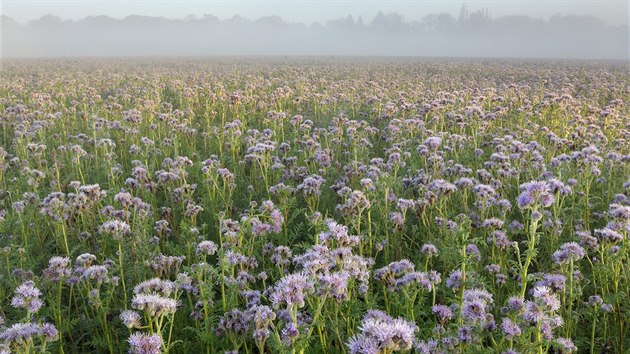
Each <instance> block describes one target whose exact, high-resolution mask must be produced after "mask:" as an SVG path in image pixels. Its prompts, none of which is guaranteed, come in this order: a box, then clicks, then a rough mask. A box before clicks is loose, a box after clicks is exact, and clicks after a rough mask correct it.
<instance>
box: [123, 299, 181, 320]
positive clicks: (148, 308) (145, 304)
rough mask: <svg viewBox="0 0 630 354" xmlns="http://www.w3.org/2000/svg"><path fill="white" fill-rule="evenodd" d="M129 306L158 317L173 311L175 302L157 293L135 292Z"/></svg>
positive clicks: (175, 306)
mask: <svg viewBox="0 0 630 354" xmlns="http://www.w3.org/2000/svg"><path fill="white" fill-rule="evenodd" d="M131 307H133V308H134V309H136V310H140V311H145V312H146V313H147V314H148V315H149V316H151V317H160V316H162V315H169V314H173V313H175V311H176V310H177V302H176V301H175V300H173V299H169V298H166V297H163V296H160V295H157V294H136V295H134V297H133V299H132V301H131Z"/></svg>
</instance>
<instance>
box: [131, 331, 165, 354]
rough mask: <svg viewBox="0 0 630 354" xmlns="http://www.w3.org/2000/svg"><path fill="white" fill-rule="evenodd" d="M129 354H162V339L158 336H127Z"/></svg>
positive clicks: (135, 334)
mask: <svg viewBox="0 0 630 354" xmlns="http://www.w3.org/2000/svg"><path fill="white" fill-rule="evenodd" d="M128 341H129V347H130V349H129V353H130V354H160V353H161V352H162V337H160V335H158V334H153V335H149V334H144V333H139V332H137V333H134V334H132V335H131V336H129V340H128Z"/></svg>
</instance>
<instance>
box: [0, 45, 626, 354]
mask: <svg viewBox="0 0 630 354" xmlns="http://www.w3.org/2000/svg"><path fill="white" fill-rule="evenodd" d="M627 70H628V66H627V63H622V62H578V61H565V62H562V61H533V60H531V61H516V60H513V61H512V60H489V59H485V60H481V59H479V60H463V59H459V60H455V59H453V60H433V59H423V60H420V59H402V58H398V59H396V58H391V59H377V58H355V59H352V58H324V57H322V58H316V57H313V58H217V59H201V58H199V59H189V58H178V59H176V58H171V59H166V58H165V59H148V58H146V59H107V60H104V59H103V60H102V59H81V60H79V59H56V60H43V59H42V60H4V61H3V63H2V70H1V71H0V127H1V128H0V130H1V131H0V353H42V352H50V353H138V354H140V353H143V354H144V353H147V354H148V353H278V352H285V353H394V352H401V353H414V352H415V353H573V352H575V353H625V352H627V351H628V350H630V328H629V327H630V324H628V321H627V319H628V318H630V239H629V237H630V109H629V108H628V104H629V103H630V80H629V78H628V75H627Z"/></svg>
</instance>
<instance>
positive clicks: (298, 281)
mask: <svg viewBox="0 0 630 354" xmlns="http://www.w3.org/2000/svg"><path fill="white" fill-rule="evenodd" d="M314 291H315V288H314V284H313V281H312V280H310V279H309V278H308V276H307V275H305V274H304V273H294V274H289V275H287V276H285V277H283V278H282V279H280V280H278V282H277V283H276V285H275V286H274V291H273V292H272V293H271V295H270V297H269V300H270V301H271V303H272V304H273V306H274V308H276V309H277V308H279V307H280V306H281V305H283V304H285V305H286V307H287V309H289V308H291V307H293V306H297V307H298V308H302V307H304V305H305V298H306V296H308V295H310V294H312V293H313V292H314Z"/></svg>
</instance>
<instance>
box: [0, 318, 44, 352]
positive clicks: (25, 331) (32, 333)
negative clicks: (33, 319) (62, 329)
mask: <svg viewBox="0 0 630 354" xmlns="http://www.w3.org/2000/svg"><path fill="white" fill-rule="evenodd" d="M40 333H41V330H40V327H39V326H38V325H37V324H36V323H16V324H14V325H12V326H11V327H9V328H7V329H5V330H4V331H2V332H1V333H0V340H1V341H3V342H5V343H7V344H9V346H12V347H18V348H19V347H21V346H23V345H24V344H26V343H29V342H31V341H32V340H33V337H36V336H39V335H40Z"/></svg>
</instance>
